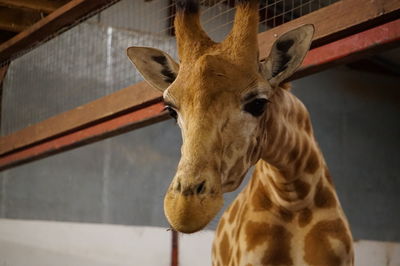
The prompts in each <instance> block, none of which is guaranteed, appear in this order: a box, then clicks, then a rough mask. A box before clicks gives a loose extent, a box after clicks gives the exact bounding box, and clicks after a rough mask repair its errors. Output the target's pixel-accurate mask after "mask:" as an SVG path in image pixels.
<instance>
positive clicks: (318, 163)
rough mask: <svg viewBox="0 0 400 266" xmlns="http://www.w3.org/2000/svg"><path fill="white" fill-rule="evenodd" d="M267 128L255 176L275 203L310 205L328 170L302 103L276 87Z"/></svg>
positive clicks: (282, 204) (294, 205) (288, 207)
mask: <svg viewBox="0 0 400 266" xmlns="http://www.w3.org/2000/svg"><path fill="white" fill-rule="evenodd" d="M266 132H267V133H266V134H267V136H266V138H264V139H265V143H263V144H262V145H263V147H264V150H263V151H262V156H261V157H262V159H261V162H260V163H259V164H258V165H257V168H258V171H259V173H260V174H259V175H256V178H259V179H260V182H261V184H262V185H263V186H264V187H265V188H266V189H267V190H268V192H269V194H271V200H272V201H274V202H275V203H276V204H277V205H279V206H283V207H285V208H287V209H292V210H295V209H301V208H304V207H306V206H308V205H310V204H311V203H312V201H313V200H314V194H315V193H314V192H315V187H316V186H317V185H318V183H319V182H320V181H321V177H323V176H327V177H328V176H329V174H328V172H327V168H326V164H325V160H324V158H323V156H322V153H321V151H320V149H319V147H318V144H317V142H316V140H315V138H314V134H313V130H312V126H311V121H310V117H309V114H308V112H307V109H306V108H305V106H304V105H303V103H302V102H301V101H300V100H299V99H297V98H296V97H295V96H294V95H293V94H292V93H290V92H288V91H287V90H284V89H280V88H279V89H278V90H277V92H276V93H275V95H274V96H273V97H272V99H271V104H270V106H269V108H268V111H267V117H266ZM324 183H325V182H324ZM327 183H329V182H327Z"/></svg>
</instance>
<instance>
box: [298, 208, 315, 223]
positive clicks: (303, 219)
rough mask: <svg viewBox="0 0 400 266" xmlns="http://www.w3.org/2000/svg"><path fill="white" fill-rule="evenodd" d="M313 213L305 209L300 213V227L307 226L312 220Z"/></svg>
mask: <svg viewBox="0 0 400 266" xmlns="http://www.w3.org/2000/svg"><path fill="white" fill-rule="evenodd" d="M312 216H313V214H312V212H311V210H310V209H308V208H305V209H302V210H301V211H300V212H299V216H298V222H299V226H300V227H304V226H307V225H308V224H309V223H310V222H311V220H312Z"/></svg>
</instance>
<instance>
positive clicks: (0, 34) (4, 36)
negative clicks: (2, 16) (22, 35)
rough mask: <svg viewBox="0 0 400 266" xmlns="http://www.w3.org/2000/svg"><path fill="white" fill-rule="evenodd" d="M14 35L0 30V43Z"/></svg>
mask: <svg viewBox="0 0 400 266" xmlns="http://www.w3.org/2000/svg"><path fill="white" fill-rule="evenodd" d="M15 35H16V33H15V32H11V31H5V30H0V43H2V42H5V41H7V40H9V39H11V38H12V37H14V36H15Z"/></svg>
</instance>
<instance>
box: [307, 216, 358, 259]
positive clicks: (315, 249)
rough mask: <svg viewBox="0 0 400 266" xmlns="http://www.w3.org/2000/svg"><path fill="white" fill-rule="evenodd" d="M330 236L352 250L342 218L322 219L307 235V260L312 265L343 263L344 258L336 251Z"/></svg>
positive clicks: (347, 250)
mask: <svg viewBox="0 0 400 266" xmlns="http://www.w3.org/2000/svg"><path fill="white" fill-rule="evenodd" d="M330 238H334V239H337V240H339V241H341V242H342V243H343V245H344V246H345V250H346V252H347V253H349V252H350V247H351V242H350V241H351V238H350V236H349V235H348V234H347V230H346V227H345V225H344V223H343V221H342V220H341V219H336V220H330V221H320V222H318V223H317V224H315V226H314V227H313V228H312V229H311V230H310V232H309V233H308V234H307V235H306V237H305V247H304V249H305V250H304V252H305V254H304V259H305V261H306V262H307V263H309V264H311V265H326V266H337V265H341V263H342V258H341V257H340V256H338V255H337V254H336V253H335V248H334V247H332V245H331V242H330V240H329V239H330ZM343 255H344V254H343Z"/></svg>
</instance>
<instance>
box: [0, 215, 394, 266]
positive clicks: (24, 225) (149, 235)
mask: <svg viewBox="0 0 400 266" xmlns="http://www.w3.org/2000/svg"><path fill="white" fill-rule="evenodd" d="M170 234H171V232H169V231H166V230H165V229H164V228H159V227H143V226H119V225H105V224H102V225H100V224H87V223H66V222H43V221H22V220H2V219H0V265H7V266H26V265H29V266H54V265H57V266H72V265H73V266H136V265H149V266H153V265H157V266H164V265H165V266H167V265H170V252H171V239H170ZM213 235H214V231H210V230H205V231H202V232H201V233H197V234H194V235H180V236H179V239H180V241H179V265H181V266H205V265H210V262H211V242H212V239H213ZM354 244H355V245H354V246H355V253H356V258H355V266H384V265H385V266H398V265H400V244H399V243H389V242H377V241H358V242H356V243H354Z"/></svg>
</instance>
